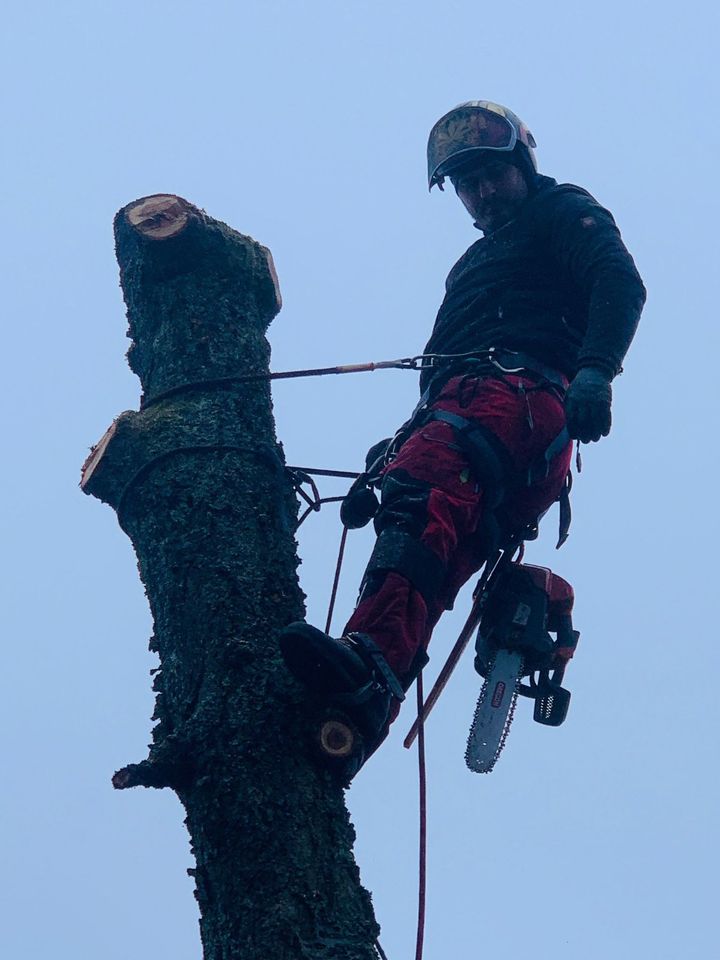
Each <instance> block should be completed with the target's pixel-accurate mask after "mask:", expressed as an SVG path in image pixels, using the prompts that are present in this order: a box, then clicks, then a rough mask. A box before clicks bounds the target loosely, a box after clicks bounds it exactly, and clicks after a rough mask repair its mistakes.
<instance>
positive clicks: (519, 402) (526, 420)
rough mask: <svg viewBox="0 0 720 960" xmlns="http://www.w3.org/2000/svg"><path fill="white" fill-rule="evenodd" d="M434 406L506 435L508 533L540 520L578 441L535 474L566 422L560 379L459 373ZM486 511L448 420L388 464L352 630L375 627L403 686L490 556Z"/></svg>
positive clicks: (372, 631) (415, 438)
mask: <svg viewBox="0 0 720 960" xmlns="http://www.w3.org/2000/svg"><path fill="white" fill-rule="evenodd" d="M431 409H437V410H445V411H449V412H451V413H454V414H457V415H458V416H460V417H463V418H465V419H466V420H470V421H473V422H474V423H477V424H479V425H480V426H481V427H482V428H484V429H485V430H486V431H489V432H490V433H491V434H492V435H493V438H496V439H497V440H498V441H499V442H500V444H501V445H502V447H503V449H504V452H505V453H506V454H507V462H508V463H509V464H510V469H511V472H512V473H513V474H514V476H512V477H511V482H509V483H507V484H506V485H505V491H504V498H503V502H502V504H501V506H500V508H499V510H500V511H501V516H502V527H503V532H504V533H507V532H510V531H512V530H513V529H519V528H523V527H525V526H526V525H527V524H529V523H533V522H535V521H536V520H537V519H538V517H539V516H541V515H542V513H544V512H545V510H547V508H548V507H549V506H550V505H551V504H552V503H553V502H554V501H555V500H556V499H557V498H558V496H559V494H560V491H561V489H562V486H563V483H564V481H565V477H566V475H567V472H568V469H569V465H570V457H571V453H572V444H571V443H568V444H567V446H566V447H565V448H564V449H563V450H562V451H561V452H560V453H559V454H558V455H557V456H555V457H554V458H553V460H552V461H551V462H550V464H549V469H548V472H547V475H543V476H541V477H540V478H538V479H536V480H535V481H533V482H532V483H531V484H528V483H527V477H528V476H529V475H530V473H531V472H532V468H533V467H534V466H535V465H536V464H537V462H538V461H539V460H541V459H542V457H543V455H544V453H545V451H546V450H547V449H548V447H549V446H550V444H551V443H552V441H553V440H554V439H555V438H556V437H557V435H558V434H559V433H560V431H561V430H562V428H563V426H564V424H565V414H564V410H563V403H562V400H561V398H560V396H559V394H558V391H557V390H556V389H554V388H552V387H551V386H550V385H548V384H546V383H544V382H538V381H537V380H536V379H535V378H533V377H531V376H523V377H520V376H510V375H508V376H504V377H500V376H498V377H487V376H485V377H476V376H468V375H465V376H457V377H453V378H452V379H451V380H449V381H448V382H447V383H446V384H445V386H444V387H443V389H442V391H441V392H440V394H439V395H438V397H437V399H436V400H435V401H434V403H433V405H432V408H431ZM486 513H487V511H486V509H485V505H484V502H483V490H482V488H481V485H480V484H479V482H478V481H477V479H476V477H475V475H474V473H473V469H472V467H471V464H470V462H469V459H468V456H467V455H466V453H465V452H464V451H463V449H462V448H461V446H460V445H459V444H458V442H457V436H456V434H455V431H454V430H453V427H452V426H451V425H450V424H448V423H446V422H442V421H438V420H432V421H430V422H428V423H426V424H425V425H424V426H420V427H419V428H417V429H416V430H414V432H413V433H412V434H411V435H410V437H409V438H408V439H407V440H406V441H405V443H404V444H403V445H402V447H401V448H400V451H399V452H398V454H397V456H396V457H395V459H394V460H393V461H392V462H391V463H390V464H389V465H388V466H387V467H386V468H385V471H384V474H383V479H382V486H381V503H380V510H379V511H378V514H377V516H376V518H375V529H376V531H377V533H378V539H377V542H376V545H375V549H374V551H373V555H372V557H371V559H370V563H369V564H368V568H367V571H366V574H365V577H364V579H363V583H362V586H361V589H360V596H359V600H358V605H357V607H356V609H355V611H354V613H353V615H352V616H351V618H350V620H349V622H348V624H347V626H346V627H345V632H346V633H348V632H361V633H366V634H368V635H369V636H371V637H372V639H373V640H374V641H375V643H376V644H377V645H378V647H379V648H380V650H381V651H382V652H383V654H384V655H385V657H386V659H387V661H388V663H389V665H390V666H391V667H392V669H393V670H394V671H395V673H396V674H397V675H398V676H399V677H400V678H401V680H402V681H403V682H404V685H405V686H409V684H410V683H411V682H412V679H413V678H414V676H415V674H416V673H417V670H418V668H419V666H420V665H421V664H422V663H423V662H424V660H425V650H426V648H427V645H428V643H429V641H430V635H431V633H432V630H433V628H434V626H435V624H436V623H437V621H438V619H439V617H440V615H441V613H442V611H443V610H445V609H449V608H451V607H452V605H453V602H454V600H455V597H456V595H457V592H458V590H459V589H460V588H461V587H462V585H463V584H464V583H465V582H466V581H467V580H468V579H469V578H470V577H471V576H472V575H473V574H474V573H476V572H477V571H478V570H479V569H480V567H481V566H482V564H483V563H484V562H485V560H486V559H487V550H488V538H487V536H486V535H485V534H486V531H487V529H488V522H487V521H488V520H489V519H491V518H490V517H488V516H486Z"/></svg>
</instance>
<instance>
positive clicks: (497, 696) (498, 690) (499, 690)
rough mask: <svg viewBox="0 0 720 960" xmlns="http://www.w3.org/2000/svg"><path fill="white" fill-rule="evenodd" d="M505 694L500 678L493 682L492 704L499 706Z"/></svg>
mask: <svg viewBox="0 0 720 960" xmlns="http://www.w3.org/2000/svg"><path fill="white" fill-rule="evenodd" d="M504 696H505V684H504V683H503V681H502V680H499V681H498V682H497V683H496V684H495V690H494V692H493V698H492V705H493V706H494V707H499V706H500V704H501V703H502V701H503V697H504Z"/></svg>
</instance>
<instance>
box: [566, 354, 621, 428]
mask: <svg viewBox="0 0 720 960" xmlns="http://www.w3.org/2000/svg"><path fill="white" fill-rule="evenodd" d="M611 406H612V387H611V385H610V378H609V377H608V375H607V374H606V373H604V372H603V371H602V370H600V369H598V368H597V367H582V369H580V370H579V371H578V373H577V375H576V377H575V379H574V380H573V381H572V383H571V384H570V386H569V387H568V388H567V393H566V394H565V417H566V420H567V428H568V433H569V434H570V436H571V438H572V439H573V440H580V441H581V442H582V443H590V442H592V441H595V440H599V439H600V437H606V436H607V435H608V434H609V433H610V425H611V423H612V416H611V412H610V411H611Z"/></svg>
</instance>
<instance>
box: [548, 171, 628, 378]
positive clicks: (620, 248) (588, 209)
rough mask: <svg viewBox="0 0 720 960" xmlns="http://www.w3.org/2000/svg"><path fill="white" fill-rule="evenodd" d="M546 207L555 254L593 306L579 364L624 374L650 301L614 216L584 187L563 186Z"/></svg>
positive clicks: (553, 252) (589, 310)
mask: <svg viewBox="0 0 720 960" xmlns="http://www.w3.org/2000/svg"><path fill="white" fill-rule="evenodd" d="M549 199H552V203H551V204H548V207H549V209H548V208H546V209H545V211H543V213H544V214H545V216H544V217H543V220H544V226H545V229H546V231H547V233H546V239H547V242H548V245H549V248H550V251H551V255H552V256H553V257H554V259H555V260H556V262H557V263H558V264H559V265H560V268H561V270H562V272H563V273H564V275H565V276H566V278H567V281H568V282H569V283H570V284H572V285H573V286H574V287H575V288H576V289H577V290H578V291H579V292H580V293H581V295H582V296H583V298H584V299H585V300H586V302H587V304H588V313H587V329H586V331H585V335H584V339H583V343H582V346H581V347H580V352H579V355H578V363H577V365H578V368H580V367H589V366H596V367H600V368H601V369H602V370H604V371H606V372H607V373H608V374H609V375H610V376H611V377H614V376H615V375H616V374H617V373H619V372H620V369H621V367H622V362H623V358H624V357H625V354H626V353H627V350H628V348H629V346H630V343H631V341H632V339H633V336H634V335H635V330H636V329H637V325H638V321H639V319H640V313H641V312H642V308H643V304H644V303H645V296H646V294H645V287H644V285H643V282H642V280H641V279H640V275H639V273H638V271H637V269H636V267H635V263H634V261H633V259H632V257H631V256H630V254H629V253H628V250H627V248H626V247H625V244H624V243H623V241H622V237H621V236H620V231H619V230H618V228H617V226H616V224H615V221H614V219H613V217H612V214H611V213H610V212H609V211H608V210H606V209H605V208H604V207H602V206H600V204H599V203H598V202H597V201H596V200H595V199H594V198H593V197H592V196H591V195H590V194H589V193H587V192H586V191H585V190H582V189H581V188H580V187H575V186H572V185H570V184H568V185H564V186H563V187H561V188H560V190H559V191H557V192H555V193H554V195H553V196H552V198H549Z"/></svg>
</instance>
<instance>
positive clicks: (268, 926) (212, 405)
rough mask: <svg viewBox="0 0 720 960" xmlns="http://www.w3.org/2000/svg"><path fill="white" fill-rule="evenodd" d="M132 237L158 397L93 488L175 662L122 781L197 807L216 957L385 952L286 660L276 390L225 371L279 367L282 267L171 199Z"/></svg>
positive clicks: (95, 473)
mask: <svg viewBox="0 0 720 960" xmlns="http://www.w3.org/2000/svg"><path fill="white" fill-rule="evenodd" d="M115 240H116V252H117V258H118V263H119V265H120V278H121V285H122V289H123V295H124V298H125V302H126V305H127V312H128V320H129V336H130V338H131V340H132V345H131V347H130V349H129V351H128V360H129V363H130V367H131V368H132V370H133V371H134V372H135V373H136V374H137V375H138V377H139V378H140V381H141V384H142V390H143V398H144V401H145V402H146V403H147V402H148V401H151V400H152V399H153V397H158V399H157V401H156V402H154V403H148V405H147V406H144V405H141V409H140V411H126V412H125V413H123V414H121V415H120V416H119V417H118V418H117V420H116V421H115V422H114V423H113V424H112V426H111V427H110V429H109V430H108V431H107V432H106V434H105V436H104V437H103V438H102V440H101V441H100V442H99V443H98V445H97V446H96V447H94V448H93V450H92V451H91V454H90V456H89V457H88V459H87V461H86V463H85V466H84V468H83V475H82V484H81V485H82V488H83V490H84V491H85V493H88V494H91V495H92V496H95V497H98V498H99V499H100V500H102V501H104V502H105V503H108V504H109V505H110V506H111V507H113V509H114V510H115V511H116V513H117V516H118V521H119V523H120V525H121V527H122V529H123V530H124V531H125V532H126V533H127V535H128V536H129V537H130V539H131V541H132V543H133V546H134V548H135V552H136V555H137V558H138V566H139V571H140V576H141V578H142V581H143V583H144V585H145V589H146V592H147V595H148V599H149V602H150V608H151V612H152V616H153V621H154V632H153V637H152V639H151V641H150V646H151V649H152V650H154V651H156V652H157V653H158V655H159V658H160V667H159V669H158V670H157V671H156V672H155V677H154V683H153V687H154V689H155V691H156V706H155V713H154V715H153V719H154V720H156V721H157V723H156V726H155V727H154V729H153V733H152V744H151V745H150V752H149V756H148V757H147V759H145V760H142V761H141V762H139V763H135V764H129V765H128V766H126V767H124V768H123V769H122V770H120V771H118V772H117V773H116V774H115V776H114V777H113V784H114V785H115V787H117V788H118V789H123V788H126V787H131V786H136V785H142V786H151V787H170V788H172V789H173V790H174V791H175V792H176V793H177V795H178V797H179V798H180V801H181V803H182V804H183V807H184V808H185V812H186V815H187V816H186V820H185V823H186V825H187V827H188V831H189V833H190V839H191V845H192V850H193V853H194V855H195V858H196V867H195V869H194V870H191V871H189V872H190V873H191V875H193V876H194V877H195V881H196V894H195V895H196V898H197V900H198V903H199V905H200V915H201V916H200V928H201V936H202V941H203V948H204V958H205V960H271V958H272V960H374V958H375V957H376V955H377V954H376V951H375V948H374V943H375V940H376V938H377V934H378V928H377V924H376V922H375V919H374V916H373V912H372V905H371V902H370V897H369V894H368V893H367V892H366V891H365V890H364V889H363V887H362V886H361V884H360V880H359V875H358V870H357V866H356V865H355V862H354V860H353V856H352V844H353V840H354V831H353V828H352V825H351V824H350V820H349V817H348V814H347V810H346V808H345V805H344V802H343V797H342V791H341V790H340V788H339V787H337V786H336V785H335V784H334V783H333V782H332V780H331V779H330V777H329V776H328V775H327V774H326V773H325V772H323V771H322V770H320V769H319V768H318V767H317V766H316V764H315V763H313V762H312V759H311V758H309V756H308V752H307V746H306V745H307V744H308V743H309V725H310V719H309V717H308V715H307V710H308V708H307V706H306V705H305V703H304V701H303V696H302V692H301V691H300V690H299V689H298V688H297V686H296V685H295V684H294V682H293V681H292V680H291V679H289V678H288V676H287V673H286V671H285V670H284V668H283V666H282V664H281V662H280V660H279V657H278V653H277V644H276V635H277V632H278V630H279V629H280V628H281V627H283V626H284V625H285V624H287V623H289V622H290V621H292V620H297V619H300V618H302V616H303V595H302V591H301V590H300V587H299V584H298V580H297V565H298V559H297V555H296V544H295V539H294V531H295V526H296V521H297V501H296V498H295V496H294V493H293V490H292V486H291V484H290V482H289V480H288V478H287V474H286V472H285V469H284V458H283V452H282V448H281V447H280V445H279V444H278V443H277V441H276V439H275V426H274V421H273V416H272V404H271V398H270V385H269V383H267V382H263V381H262V380H261V381H255V382H252V383H247V382H245V383H243V382H237V381H232V380H230V381H228V380H224V379H223V378H232V377H234V376H237V375H238V374H244V373H264V372H267V371H268V361H269V354H270V350H269V346H268V343H267V341H266V339H265V332H266V330H267V328H268V326H269V324H270V322H271V320H272V319H273V317H274V316H276V314H277V313H278V311H279V309H280V306H281V301H280V294H279V290H278V284H277V278H276V276H275V271H274V267H273V263H272V257H271V255H270V252H269V251H268V250H267V249H266V248H265V247H263V246H261V245H260V244H258V243H256V242H255V241H254V240H252V239H251V238H249V237H246V236H243V235H241V234H239V233H237V232H235V231H234V230H232V229H230V228H229V227H228V226H226V225H225V224H223V223H220V222H219V221H217V220H213V219H211V218H210V217H208V216H207V215H206V214H205V213H204V212H203V211H201V210H199V209H197V208H196V207H194V206H192V204H190V203H188V202H187V201H185V200H183V199H182V198H180V197H176V196H172V195H167V194H162V195H157V196H152V197H145V198H142V199H140V200H136V201H134V202H133V203H131V204H129V205H128V206H126V207H124V208H123V209H122V210H120V212H119V213H118V214H117V216H116V218H115ZM203 381H208V383H207V386H205V387H204V386H203ZM210 381H212V383H211V382H210ZM218 381H220V382H219V383H218ZM190 384H192V385H193V389H191V390H187V391H183V390H182V389H180V390H179V391H178V390H177V389H176V388H182V387H183V386H186V385H190ZM198 385H200V386H199V388H198ZM166 391H172V392H171V393H170V395H169V396H167V397H164V398H163V397H161V396H160V395H161V394H165V393H166Z"/></svg>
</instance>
